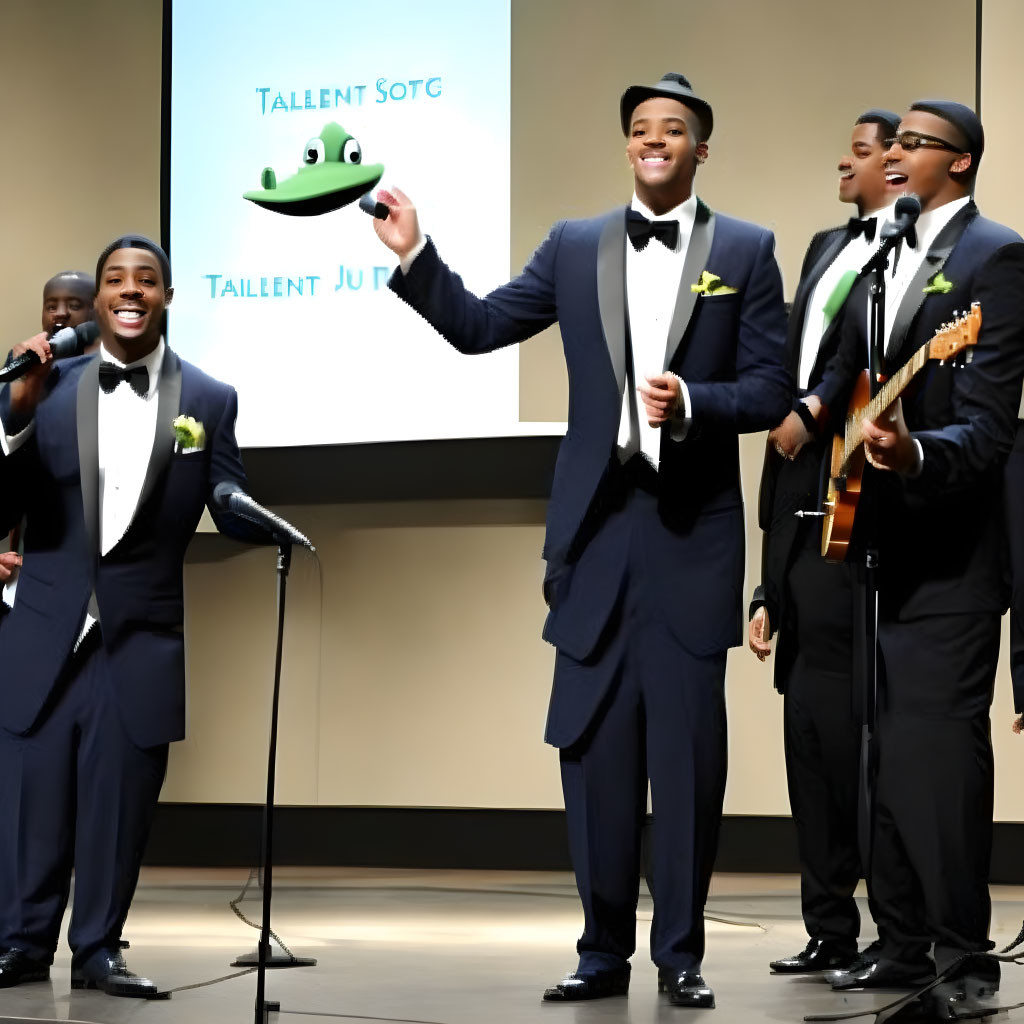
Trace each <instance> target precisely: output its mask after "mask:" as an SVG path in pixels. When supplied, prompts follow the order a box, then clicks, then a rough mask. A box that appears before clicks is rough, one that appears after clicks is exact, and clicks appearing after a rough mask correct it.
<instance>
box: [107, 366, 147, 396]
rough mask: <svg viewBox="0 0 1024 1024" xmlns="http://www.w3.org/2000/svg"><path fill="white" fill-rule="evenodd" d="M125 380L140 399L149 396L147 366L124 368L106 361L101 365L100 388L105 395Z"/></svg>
mask: <svg viewBox="0 0 1024 1024" xmlns="http://www.w3.org/2000/svg"><path fill="white" fill-rule="evenodd" d="M123 380H126V381H128V386H129V387H130V388H131V389H132V391H134V392H135V394H137V395H138V396H139V398H145V397H146V395H147V394H149V370H147V369H146V367H145V366H126V367H124V368H122V367H120V366H115V365H114V364H113V363H108V362H107V361H106V360H104V361H103V362H101V363H100V387H101V388H102V389H103V393H104V394H106V395H109V394H110V392H111V391H113V390H114V388H116V387H117V385H118V384H120V383H121V381H123Z"/></svg>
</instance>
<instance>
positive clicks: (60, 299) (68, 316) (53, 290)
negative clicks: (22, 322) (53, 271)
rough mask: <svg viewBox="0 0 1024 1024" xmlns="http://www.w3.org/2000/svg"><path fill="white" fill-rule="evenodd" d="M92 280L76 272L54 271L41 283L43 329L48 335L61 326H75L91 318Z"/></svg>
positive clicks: (93, 291) (93, 288)
mask: <svg viewBox="0 0 1024 1024" xmlns="http://www.w3.org/2000/svg"><path fill="white" fill-rule="evenodd" d="M95 293H96V289H95V287H94V286H93V283H92V280H91V279H88V278H86V277H84V276H81V277H80V276H78V275H77V274H58V275H57V276H56V277H52V278H50V280H49V281H47V282H46V284H45V285H44V286H43V317H42V325H43V330H44V331H45V332H46V333H47V335H49V336H50V337H52V336H53V335H54V333H55V332H56V331H59V330H60V329H61V328H62V327H77V326H78V325H79V324H84V323H85V321H86V320H91V319H92V315H93V314H92V304H93V296H94V295H95Z"/></svg>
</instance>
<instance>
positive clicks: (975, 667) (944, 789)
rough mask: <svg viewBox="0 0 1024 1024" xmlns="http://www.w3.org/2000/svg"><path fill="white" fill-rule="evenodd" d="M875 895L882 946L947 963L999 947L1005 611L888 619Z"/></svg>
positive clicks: (903, 956)
mask: <svg viewBox="0 0 1024 1024" xmlns="http://www.w3.org/2000/svg"><path fill="white" fill-rule="evenodd" d="M879 645H880V650H881V672H880V677H881V678H880V691H879V701H878V722H877V729H876V734H875V741H876V743H877V748H878V759H877V782H876V790H875V803H874V823H873V824H874V830H873V832H874V845H873V851H872V859H871V876H872V892H873V896H874V900H875V911H876V914H877V921H878V927H879V934H880V935H881V936H882V937H883V948H882V955H883V956H885V957H887V958H889V959H892V960H896V961H899V962H902V963H905V964H908V965H910V964H915V965H916V964H920V963H921V962H922V961H923V959H924V957H925V955H926V954H927V952H928V950H929V948H930V947H931V945H932V944H933V943H934V955H935V962H936V965H937V967H938V968H939V969H940V970H941V969H943V968H944V967H946V966H948V965H949V964H950V963H951V962H952V961H953V960H955V959H956V958H957V957H958V956H960V955H962V954H963V953H965V952H978V951H983V950H989V949H991V948H992V944H991V942H989V940H988V928H989V920H990V917H991V902H990V898H989V891H988V872H989V862H990V859H991V852H992V804H993V785H994V771H993V760H992V739H991V729H990V723H989V706H990V704H991V702H992V691H993V687H994V684H995V671H996V661H997V658H998V655H999V616H998V615H996V614H994V613H991V614H963V615H934V616H929V617H927V618H921V619H916V620H913V621H909V622H892V621H886V620H885V619H883V620H882V621H881V622H880V624H879Z"/></svg>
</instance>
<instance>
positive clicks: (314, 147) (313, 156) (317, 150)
mask: <svg viewBox="0 0 1024 1024" xmlns="http://www.w3.org/2000/svg"><path fill="white" fill-rule="evenodd" d="M302 159H303V160H304V161H305V162H306V163H307V164H322V163H323V162H324V160H326V159H327V157H326V154H325V153H324V140H323V139H321V138H320V137H319V136H314V137H313V138H312V139H310V140H309V142H307V143H306V149H305V152H304V153H303V154H302Z"/></svg>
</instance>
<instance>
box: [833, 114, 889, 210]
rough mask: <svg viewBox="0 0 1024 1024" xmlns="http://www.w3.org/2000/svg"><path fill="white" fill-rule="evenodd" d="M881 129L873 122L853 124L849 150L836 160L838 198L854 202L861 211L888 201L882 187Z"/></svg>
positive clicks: (871, 208)
mask: <svg viewBox="0 0 1024 1024" xmlns="http://www.w3.org/2000/svg"><path fill="white" fill-rule="evenodd" d="M883 133H884V129H883V128H882V126H881V125H879V124H876V123H874V122H869V123H868V124H857V125H854V126H853V135H852V136H851V138H850V153H849V154H848V155H847V156H844V157H843V158H842V160H840V161H839V201H840V202H841V203H856V204H857V210H858V211H859V212H860V213H861V214H865V213H871V212H873V211H874V210H880V209H881V208H882V207H883V206H885V205H886V204H887V203H889V202H890V201H891V200H890V199H889V198H888V197H887V193H886V187H885V152H886V150H885V146H884V145H883V144H882V135H883Z"/></svg>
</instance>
